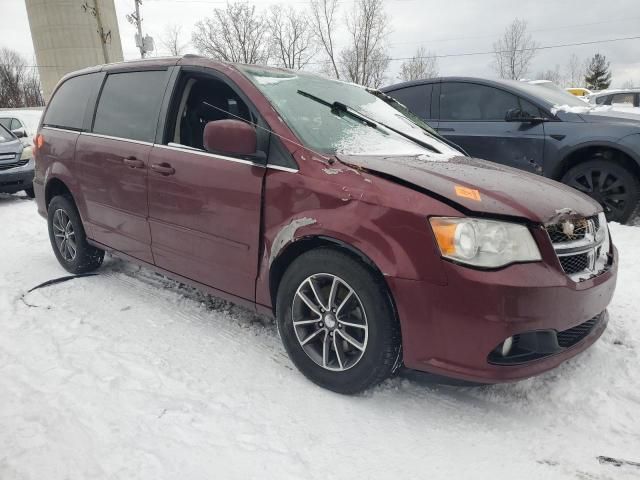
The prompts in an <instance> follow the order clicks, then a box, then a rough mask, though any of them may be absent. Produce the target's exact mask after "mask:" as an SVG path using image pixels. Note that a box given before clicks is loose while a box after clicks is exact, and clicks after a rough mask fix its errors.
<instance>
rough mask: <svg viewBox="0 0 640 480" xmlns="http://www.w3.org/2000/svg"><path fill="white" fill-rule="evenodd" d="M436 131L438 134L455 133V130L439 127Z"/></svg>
mask: <svg viewBox="0 0 640 480" xmlns="http://www.w3.org/2000/svg"><path fill="white" fill-rule="evenodd" d="M436 130H437V131H439V132H455V131H456V129H455V128H451V127H439V128H436Z"/></svg>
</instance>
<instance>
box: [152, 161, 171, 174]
mask: <svg viewBox="0 0 640 480" xmlns="http://www.w3.org/2000/svg"><path fill="white" fill-rule="evenodd" d="M151 170H153V171H154V172H157V173H159V174H160V175H173V174H174V173H176V169H175V168H173V167H172V166H171V165H169V164H168V163H165V162H162V163H154V164H152V165H151Z"/></svg>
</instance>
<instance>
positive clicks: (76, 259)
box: [47, 196, 104, 274]
mask: <svg viewBox="0 0 640 480" xmlns="http://www.w3.org/2000/svg"><path fill="white" fill-rule="evenodd" d="M61 219H62V221H61ZM47 223H48V226H49V240H50V241H51V247H52V248H53V253H55V255H56V258H57V259H58V262H60V265H62V266H63V267H64V269H65V270H67V271H68V272H70V273H74V274H80V273H88V272H91V271H93V270H95V269H97V268H98V267H99V266H100V265H102V260H103V259H104V251H103V250H100V249H98V248H95V247H93V246H91V245H89V244H88V243H87V237H86V234H85V231H84V227H83V226H82V221H81V220H80V214H79V213H78V209H77V208H76V206H75V204H74V202H73V200H71V198H69V197H66V196H57V197H53V199H52V200H51V202H50V203H49V207H48V209H47ZM61 225H62V226H63V227H65V228H66V226H67V225H70V228H69V229H68V230H65V232H62V231H61V230H60V226H61ZM65 234H66V235H67V236H66V238H65V237H64V235H65ZM56 235H58V236H56ZM59 235H63V237H60V236H59ZM65 240H66V244H67V247H64V246H61V245H63V244H62V242H64V241H65ZM69 244H72V245H73V246H74V249H72V248H71V247H70V246H68V245H69ZM74 251H75V254H72V253H73V252H74Z"/></svg>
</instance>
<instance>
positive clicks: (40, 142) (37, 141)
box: [33, 133, 44, 158]
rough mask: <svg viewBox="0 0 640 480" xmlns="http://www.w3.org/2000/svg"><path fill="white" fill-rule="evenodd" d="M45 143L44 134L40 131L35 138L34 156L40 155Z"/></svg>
mask: <svg viewBox="0 0 640 480" xmlns="http://www.w3.org/2000/svg"><path fill="white" fill-rule="evenodd" d="M42 145H44V135H42V134H41V133H38V134H37V135H36V136H35V137H34V139H33V157H34V158H35V157H36V156H37V155H38V152H39V150H40V149H41V148H42Z"/></svg>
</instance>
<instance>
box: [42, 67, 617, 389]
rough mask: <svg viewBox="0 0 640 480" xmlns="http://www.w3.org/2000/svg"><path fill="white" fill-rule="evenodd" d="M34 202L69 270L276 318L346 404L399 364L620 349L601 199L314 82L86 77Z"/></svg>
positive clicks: (76, 76)
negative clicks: (117, 266) (156, 275)
mask: <svg viewBox="0 0 640 480" xmlns="http://www.w3.org/2000/svg"><path fill="white" fill-rule="evenodd" d="M34 186H35V191H36V197H37V202H38V210H39V212H40V214H42V215H43V216H44V217H46V218H47V219H48V225H49V234H50V238H51V244H52V247H53V250H54V252H55V255H56V257H57V258H58V260H59V262H60V263H61V265H62V266H63V267H64V268H65V269H67V270H68V271H70V272H72V273H84V272H89V271H91V270H94V269H96V268H98V267H99V266H100V264H101V263H102V260H103V257H104V252H105V251H109V252H112V253H113V254H115V255H118V256H120V257H123V258H126V259H130V260H132V261H134V262H136V263H139V264H142V265H145V266H147V267H150V268H153V269H155V270H157V271H159V272H161V273H163V274H166V275H169V276H172V277H175V278H177V279H179V280H180V281H183V282H186V283H191V284H193V285H195V286H198V287H200V288H202V289H203V290H205V291H207V292H209V293H211V294H213V295H216V296H219V297H223V298H226V299H229V300H231V301H234V302H238V303H242V304H245V305H247V306H249V307H250V308H253V309H256V310H257V311H258V312H262V313H267V314H271V315H274V316H275V317H276V319H277V325H278V329H279V333H280V336H281V338H282V341H283V343H284V346H285V348H286V350H287V352H288V353H289V356H290V357H291V360H292V361H293V362H294V363H295V364H296V366H297V367H298V368H299V369H300V370H301V371H302V373H303V374H304V375H306V376H307V377H308V378H310V379H311V380H312V381H314V382H316V383H317V384H319V385H321V386H323V387H326V388H329V389H331V390H334V391H337V392H342V393H355V392H359V391H361V390H364V389H366V388H368V387H370V386H372V385H374V384H376V383H378V382H380V381H382V380H383V379H385V378H387V377H388V376H390V375H391V374H393V373H394V372H395V371H396V370H397V369H398V368H400V367H401V366H405V367H407V368H409V369H415V370H420V371H424V372H429V373H432V374H437V375H444V376H447V377H452V378H455V379H458V380H465V381H472V382H479V383H493V382H504V381H511V380H517V379H522V378H525V377H529V376H531V375H535V374H538V373H540V372H544V371H546V370H549V369H551V368H553V367H555V366H557V365H559V364H560V363H561V362H563V361H565V360H567V359H568V358H570V357H573V356H574V355H576V354H577V353H578V352H580V351H582V350H584V349H585V348H587V347H588V346H590V345H591V344H593V343H594V342H595V341H596V339H597V338H598V337H599V336H600V335H601V334H602V332H603V331H604V329H605V327H606V324H607V318H608V317H607V313H606V307H607V305H608V304H609V302H610V300H611V297H612V295H613V291H614V288H615V283H616V273H617V252H616V249H615V247H614V246H613V245H612V244H611V242H610V239H609V232H608V229H607V224H606V221H605V220H604V215H603V213H602V209H601V207H600V206H599V205H598V204H597V203H596V202H595V201H593V200H591V199H590V198H589V197H587V196H586V195H583V194H582V193H579V192H578V191H576V190H573V189H571V188H569V187H567V186H565V185H562V184H560V183H556V182H554V181H551V180H547V179H545V178H542V177H539V176H536V175H534V174H527V173H524V172H522V171H519V170H515V169H511V168H508V167H503V166H499V165H497V164H495V163H490V162H485V161H481V160H475V159H471V158H469V157H468V156H466V155H465V154H464V153H463V152H461V151H460V150H459V149H458V148H457V147H456V146H455V145H452V144H450V143H448V142H447V140H444V139H443V138H442V137H440V136H438V134H436V133H435V132H433V131H432V130H431V129H430V128H429V127H428V126H427V125H426V124H424V123H423V122H421V121H420V120H419V119H417V118H415V117H414V116H413V115H411V114H410V113H409V112H408V111H407V110H406V109H405V108H404V107H403V106H402V105H401V104H398V103H397V102H395V101H394V100H392V99H391V98H389V97H387V96H386V95H384V94H382V93H380V92H377V91H374V90H368V89H365V88H363V87H360V86H357V85H352V84H347V83H342V82H338V81H334V80H328V79H325V78H322V77H320V76H316V75H311V74H308V73H302V72H292V71H288V70H281V69H273V68H263V67H256V66H250V65H232V64H226V63H219V62H215V61H212V60H209V59H205V58H202V57H197V56H191V55H188V56H185V57H183V58H170V59H152V60H141V61H133V62H125V63H120V64H113V65H105V66H99V67H95V68H89V69H86V70H83V71H79V72H75V73H72V74H70V75H68V76H66V77H65V78H64V79H63V80H62V81H61V82H60V84H59V85H58V87H57V88H56V90H55V92H54V94H53V97H52V99H51V101H50V102H49V105H48V108H47V110H46V112H45V114H44V117H43V120H42V125H41V127H40V129H39V131H38V135H37V137H36V175H35V181H34Z"/></svg>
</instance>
